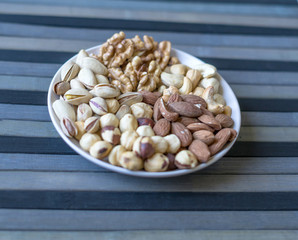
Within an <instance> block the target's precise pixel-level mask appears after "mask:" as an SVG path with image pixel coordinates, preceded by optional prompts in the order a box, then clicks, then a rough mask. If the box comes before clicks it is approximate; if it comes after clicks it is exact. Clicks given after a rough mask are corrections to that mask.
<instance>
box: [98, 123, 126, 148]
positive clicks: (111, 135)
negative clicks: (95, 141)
mask: <svg viewBox="0 0 298 240" xmlns="http://www.w3.org/2000/svg"><path fill="white" fill-rule="evenodd" d="M120 136H121V133H120V130H119V128H116V127H114V126H105V127H103V128H102V129H101V137H102V139H103V140H105V141H107V142H109V143H112V144H113V145H117V144H118V143H119V142H120Z"/></svg>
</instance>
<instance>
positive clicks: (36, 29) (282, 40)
mask: <svg viewBox="0 0 298 240" xmlns="http://www.w3.org/2000/svg"><path fill="white" fill-rule="evenodd" d="M119 31H120V29H114V30H109V29H105V30H100V29H82V28H67V27H54V26H36V25H28V24H18V23H1V25H0V34H2V35H4V36H17V37H32V38H47V39H68V40H81V41H82V40H84V41H90V44H93V42H96V44H95V45H98V44H99V43H101V42H105V41H106V40H107V39H108V38H110V37H111V36H112V35H113V34H114V33H115V32H119ZM125 33H126V36H127V37H129V38H130V37H133V36H135V35H136V34H138V35H140V36H143V35H145V34H147V35H150V36H153V37H154V39H155V40H156V41H163V40H170V41H171V42H172V43H173V44H177V45H182V44H185V45H204V46H238V47H257V48H261V47H262V48H297V47H298V38H297V37H289V36H288V37H282V36H249V35H248V36H243V35H232V34H229V35H225V34H204V33H178V32H177V33H175V32H166V33H165V32H153V31H142V30H140V31H130V30H126V31H125ZM91 42H92V43H91ZM92 46H93V45H92ZM84 47H86V46H84Z"/></svg>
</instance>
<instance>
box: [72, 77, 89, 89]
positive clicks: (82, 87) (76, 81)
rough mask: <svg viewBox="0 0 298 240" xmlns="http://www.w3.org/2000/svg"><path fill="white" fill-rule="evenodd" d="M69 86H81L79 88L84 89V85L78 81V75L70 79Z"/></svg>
mask: <svg viewBox="0 0 298 240" xmlns="http://www.w3.org/2000/svg"><path fill="white" fill-rule="evenodd" d="M70 88H81V89H85V87H84V85H83V84H82V83H81V82H80V81H79V78H78V77H76V78H74V79H72V80H70Z"/></svg>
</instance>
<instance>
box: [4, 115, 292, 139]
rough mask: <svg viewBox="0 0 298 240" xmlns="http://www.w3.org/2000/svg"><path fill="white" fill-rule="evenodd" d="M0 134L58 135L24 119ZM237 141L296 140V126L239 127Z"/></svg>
mask: <svg viewBox="0 0 298 240" xmlns="http://www.w3.org/2000/svg"><path fill="white" fill-rule="evenodd" d="M37 130H38V131H37ZM0 135H1V136H20V137H46V138H52V137H55V138H56V137H59V135H58V133H57V131H56V129H55V128H54V126H53V124H52V123H51V122H39V121H25V120H23V121H20V120H0ZM238 141H241V142H247V141H248V142H251V141H255V142H298V127H241V130H240V135H239V138H238Z"/></svg>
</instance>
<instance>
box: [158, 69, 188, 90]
mask: <svg viewBox="0 0 298 240" xmlns="http://www.w3.org/2000/svg"><path fill="white" fill-rule="evenodd" d="M160 78H161V81H162V83H163V84H164V85H166V86H168V87H170V86H175V87H177V88H180V87H181V86H182V85H183V78H184V76H183V75H179V74H170V73H166V72H162V73H161V75H160Z"/></svg>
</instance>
